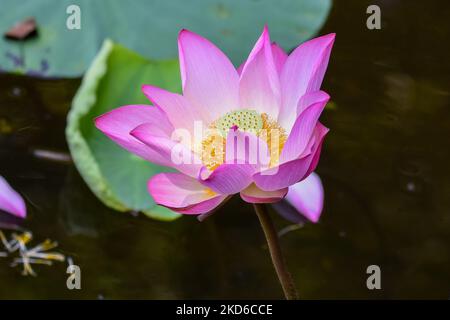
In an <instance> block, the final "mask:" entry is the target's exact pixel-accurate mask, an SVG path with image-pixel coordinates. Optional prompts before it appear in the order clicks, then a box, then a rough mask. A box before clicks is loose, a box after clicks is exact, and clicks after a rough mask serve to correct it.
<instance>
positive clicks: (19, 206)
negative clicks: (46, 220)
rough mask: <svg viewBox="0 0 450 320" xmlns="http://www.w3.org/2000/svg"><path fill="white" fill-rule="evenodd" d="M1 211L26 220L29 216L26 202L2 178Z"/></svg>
mask: <svg viewBox="0 0 450 320" xmlns="http://www.w3.org/2000/svg"><path fill="white" fill-rule="evenodd" d="M0 210H2V211H5V212H8V213H10V214H12V215H15V216H17V217H19V218H25V217H26V215H27V208H26V206H25V201H23V198H22V197H21V196H20V194H18V193H17V192H16V191H15V190H14V189H13V188H12V187H11V186H10V185H9V183H8V182H7V181H6V180H5V179H4V178H3V177H2V176H0Z"/></svg>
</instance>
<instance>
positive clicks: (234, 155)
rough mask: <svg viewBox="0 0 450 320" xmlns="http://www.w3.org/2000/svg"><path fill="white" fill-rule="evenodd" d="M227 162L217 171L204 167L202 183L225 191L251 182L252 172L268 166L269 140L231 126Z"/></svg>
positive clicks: (227, 146)
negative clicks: (267, 141) (266, 140)
mask: <svg viewBox="0 0 450 320" xmlns="http://www.w3.org/2000/svg"><path fill="white" fill-rule="evenodd" d="M225 149H226V150H225V163H224V164H222V165H220V166H219V167H217V168H216V169H215V170H214V171H212V172H211V171H209V170H208V169H207V168H203V170H202V172H201V174H200V180H201V181H202V183H203V184H204V185H206V186H208V187H210V188H211V189H213V190H215V191H217V192H219V193H222V194H235V193H238V192H240V191H241V190H243V189H245V188H246V187H247V186H248V185H249V184H250V183H251V182H252V175H253V174H254V173H255V172H257V171H259V170H260V168H261V167H263V168H267V167H268V164H269V160H270V158H269V153H268V147H267V143H266V142H265V141H263V140H261V139H259V138H258V137H257V136H255V135H253V134H251V133H249V132H243V131H241V130H239V129H238V128H231V129H230V130H229V132H228V135H227V141H226V147H225Z"/></svg>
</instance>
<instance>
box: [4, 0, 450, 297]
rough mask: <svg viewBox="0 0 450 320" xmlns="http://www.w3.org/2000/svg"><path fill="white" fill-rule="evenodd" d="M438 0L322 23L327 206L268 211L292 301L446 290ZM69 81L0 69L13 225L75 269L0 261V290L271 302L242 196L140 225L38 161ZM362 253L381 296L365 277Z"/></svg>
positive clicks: (448, 118)
mask: <svg viewBox="0 0 450 320" xmlns="http://www.w3.org/2000/svg"><path fill="white" fill-rule="evenodd" d="M440 3H441V4H440V6H436V7H431V4H429V3H419V2H414V3H413V2H411V3H410V2H408V4H405V2H404V1H403V2H401V1H380V6H381V7H382V19H383V22H382V30H379V31H369V30H367V29H365V9H366V7H367V5H368V3H365V1H359V0H352V1H345V2H344V1H339V2H337V1H336V2H335V4H334V7H333V10H332V12H331V15H330V18H329V20H328V22H327V24H326V25H325V27H324V28H323V30H321V33H322V34H325V33H328V32H336V33H337V40H336V44H335V48H334V50H333V56H332V59H331V63H330V67H329V71H328V74H327V76H326V82H325V84H324V88H325V90H326V91H327V92H330V93H331V96H332V99H333V105H334V108H328V109H327V111H326V112H325V114H324V116H323V118H322V119H323V122H324V123H325V124H326V125H327V126H328V127H330V128H331V130H332V131H331V132H330V134H329V136H328V137H327V141H326V143H325V146H324V152H323V156H322V159H321V163H320V165H319V168H318V172H319V174H320V176H321V178H322V180H323V183H324V187H325V192H326V199H325V200H326V202H325V210H324V213H323V215H322V219H321V221H320V223H319V224H317V225H312V224H308V223H307V224H305V225H304V226H303V227H301V228H296V227H290V226H292V223H290V222H287V221H286V220H284V219H282V218H279V217H276V218H275V219H276V220H275V222H276V224H277V227H278V229H279V230H280V231H282V233H283V236H282V238H281V242H282V246H283V249H284V251H285V254H286V259H287V261H288V265H289V267H290V269H291V272H292V274H293V275H294V279H295V281H296V283H297V286H298V288H299V291H300V293H301V295H302V297H305V298H448V297H449V295H450V274H449V272H448V270H450V250H449V243H450V197H449V196H448V195H449V194H450V170H449V169H448V163H449V158H450V149H449V148H448V137H449V136H450V108H449V102H450V92H449V88H450V79H449V76H448V75H449V74H450V61H449V60H448V57H447V55H448V51H449V49H450V47H449V44H448V41H445V39H448V36H449V34H448V33H449V30H450V28H449V26H448V24H449V22H448V19H447V17H445V16H444V12H445V10H442V8H443V7H444V6H447V7H448V4H447V2H446V1H443V0H442V1H441V2H440ZM425 6H427V7H425ZM271 27H272V28H273V27H275V28H276V26H271ZM438 48H439V49H438ZM78 84H79V80H77V79H75V80H47V81H45V80H32V79H28V78H23V77H19V76H12V75H0V105H1V107H0V145H1V148H0V168H1V171H2V172H1V174H2V175H4V176H5V177H6V178H7V179H8V181H10V182H11V183H12V184H13V185H14V186H15V188H16V189H17V190H19V191H20V192H21V193H22V194H23V195H24V196H25V198H26V199H27V204H28V208H29V218H28V219H27V220H26V221H25V222H24V225H22V226H20V227H22V228H26V229H29V230H32V231H33V233H34V235H35V236H36V237H37V238H42V239H45V238H47V237H48V238H51V239H56V240H58V242H59V243H60V245H61V248H62V251H63V252H62V253H63V254H65V255H67V256H71V257H73V258H74V261H76V263H77V264H78V265H80V267H81V270H82V290H80V291H77V290H73V291H69V290H67V288H66V277H67V274H66V273H65V271H66V265H64V264H59V265H55V266H53V267H52V268H51V269H50V268H46V269H44V268H42V270H39V276H38V277H36V278H24V277H22V276H20V272H17V270H14V269H11V268H9V267H8V266H7V265H6V264H4V263H3V262H2V260H0V282H1V283H2V286H1V288H0V298H75V297H76V298H93V299H96V298H106V299H108V298H136V297H138V298H206V297H208V298H280V297H281V296H282V293H281V289H280V288H279V285H278V283H277V280H276V276H275V273H274V272H273V270H272V266H271V263H270V259H269V257H268V252H267V248H266V247H265V242H264V238H263V235H262V232H261V230H260V229H259V225H258V221H257V218H256V216H255V215H254V213H253V212H252V208H251V206H250V205H247V204H243V203H242V202H241V201H240V200H238V199H233V200H231V201H230V202H229V203H228V204H226V205H225V206H224V207H223V208H222V209H221V210H220V211H219V212H218V213H217V214H215V215H213V216H212V217H210V218H208V219H206V220H205V221H204V222H202V223H199V222H198V221H197V220H196V219H193V218H182V219H179V220H177V221H175V222H173V223H164V222H157V221H152V220H149V219H147V218H145V217H142V216H138V217H135V216H132V215H131V214H130V215H127V214H123V213H118V212H114V211H111V210H109V209H107V208H105V207H104V206H103V205H102V204H101V203H99V202H98V201H97V200H96V198H95V197H94V196H93V195H92V194H91V193H90V192H89V190H88V189H87V187H86V186H85V185H84V183H83V181H82V180H81V178H80V177H79V176H78V174H77V172H76V171H75V169H74V167H73V166H72V165H71V164H70V163H67V161H48V160H46V159H43V158H42V157H36V152H35V150H53V151H57V152H58V151H62V152H65V151H67V148H66V145H65V141H64V134H63V133H64V125H65V113H66V111H67V108H68V106H69V104H70V99H71V96H72V95H73V93H74V92H75V90H76V88H77V86H78ZM44 158H45V157H44ZM274 217H275V215H274ZM0 219H2V217H1V216H0ZM0 223H2V224H0V226H1V227H2V228H4V227H5V225H6V226H9V227H11V226H15V227H17V222H14V223H11V221H9V222H8V221H7V222H5V221H0ZM0 259H3V258H0ZM371 264H377V265H379V266H380V267H381V270H382V288H383V289H382V290H380V291H369V290H367V288H366V276H367V275H366V268H367V266H368V265H371ZM261 288H263V290H261Z"/></svg>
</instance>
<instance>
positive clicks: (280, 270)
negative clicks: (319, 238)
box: [253, 203, 298, 300]
mask: <svg viewBox="0 0 450 320" xmlns="http://www.w3.org/2000/svg"><path fill="white" fill-rule="evenodd" d="M253 206H254V208H255V212H256V215H257V216H258V219H259V222H260V223H261V227H262V229H263V231H264V235H265V236H266V240H267V244H268V246H269V251H270V257H271V258H272V263H273V266H274V267H275V271H276V272H277V275H278V280H279V281H280V284H281V287H282V288H283V292H284V296H285V298H286V300H297V299H298V294H297V289H296V288H295V284H294V281H293V280H292V277H291V274H290V273H289V271H288V270H287V267H286V263H285V262H284V258H283V254H282V253H281V247H280V243H279V242H278V235H277V232H276V230H275V227H274V225H273V223H272V220H271V219H270V216H269V212H268V210H267V206H266V205H265V204H257V203H254V204H253Z"/></svg>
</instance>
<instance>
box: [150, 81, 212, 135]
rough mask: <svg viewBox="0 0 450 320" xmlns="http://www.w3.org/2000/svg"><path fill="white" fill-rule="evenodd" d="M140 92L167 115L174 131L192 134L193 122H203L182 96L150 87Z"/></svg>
mask: <svg viewBox="0 0 450 320" xmlns="http://www.w3.org/2000/svg"><path fill="white" fill-rule="evenodd" d="M142 91H143V92H144V94H145V95H146V96H147V98H148V99H150V101H151V102H153V104H154V105H156V106H158V107H159V108H161V109H162V110H163V111H164V112H165V113H166V115H167V118H168V119H169V120H170V122H171V123H172V125H173V126H174V127H175V129H186V130H188V131H189V132H194V123H195V121H203V122H205V121H206V120H207V119H202V118H201V115H200V114H198V113H197V111H196V109H195V108H194V107H193V106H192V105H191V103H190V102H189V101H188V100H187V99H186V98H185V97H183V96H182V95H179V94H176V93H172V92H169V91H166V90H164V89H160V88H158V87H154V86H151V85H144V86H142Z"/></svg>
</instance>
